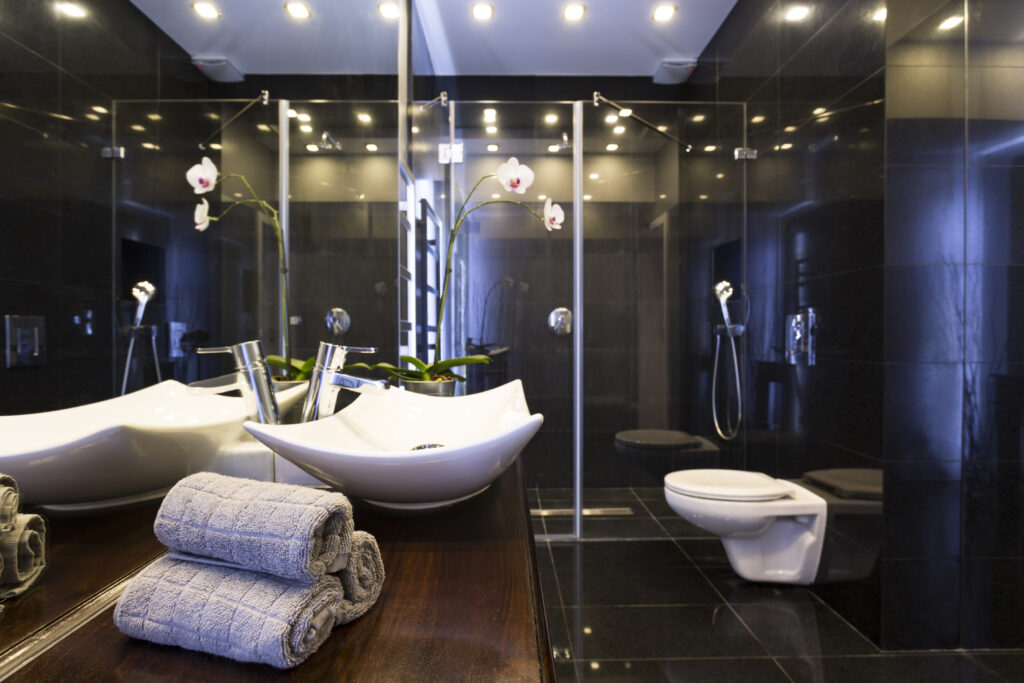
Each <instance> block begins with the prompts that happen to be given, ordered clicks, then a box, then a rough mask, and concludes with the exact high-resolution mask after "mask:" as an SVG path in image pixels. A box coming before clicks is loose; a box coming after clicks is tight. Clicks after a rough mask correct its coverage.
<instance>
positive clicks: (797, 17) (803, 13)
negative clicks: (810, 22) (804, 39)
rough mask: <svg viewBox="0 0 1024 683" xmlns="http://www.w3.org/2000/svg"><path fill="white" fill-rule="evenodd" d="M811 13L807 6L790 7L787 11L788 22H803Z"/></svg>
mask: <svg viewBox="0 0 1024 683" xmlns="http://www.w3.org/2000/svg"><path fill="white" fill-rule="evenodd" d="M810 13H811V8H810V7H808V6H807V5H790V6H789V8H788V9H787V10H786V21H803V20H804V19H806V18H807V15H808V14H810Z"/></svg>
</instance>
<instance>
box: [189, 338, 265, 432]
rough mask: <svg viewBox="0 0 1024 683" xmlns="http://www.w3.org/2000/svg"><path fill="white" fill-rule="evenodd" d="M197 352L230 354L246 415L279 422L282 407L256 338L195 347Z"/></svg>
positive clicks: (259, 419) (254, 418) (255, 418)
mask: <svg viewBox="0 0 1024 683" xmlns="http://www.w3.org/2000/svg"><path fill="white" fill-rule="evenodd" d="M196 353H230V354H231V356H232V357H233V358H234V359H235V375H236V377H237V381H238V387H239V389H240V390H241V392H242V398H243V399H244V400H245V408H246V414H247V415H248V416H249V418H250V419H252V420H256V421H258V422H262V423H263V424H272V425H276V424H280V423H281V409H280V408H279V407H278V405H277V398H275V397H274V387H273V385H271V383H270V370H269V368H267V358H266V356H265V355H264V354H263V343H262V342H260V340H258V339H256V340H253V341H247V342H241V343H240V344H234V345H232V346H212V347H207V348H200V349H196Z"/></svg>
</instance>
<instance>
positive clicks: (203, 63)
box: [192, 57, 245, 83]
mask: <svg viewBox="0 0 1024 683" xmlns="http://www.w3.org/2000/svg"><path fill="white" fill-rule="evenodd" d="M192 64H194V65H195V67H196V68H197V69H199V70H200V71H202V72H203V73H204V74H206V77H207V78H209V79H210V80H211V81H217V82H218V83H239V82H241V81H243V80H245V74H244V73H242V72H241V71H239V70H238V67H236V66H235V65H234V64H232V63H231V62H230V61H228V59H227V57H193V58H192Z"/></svg>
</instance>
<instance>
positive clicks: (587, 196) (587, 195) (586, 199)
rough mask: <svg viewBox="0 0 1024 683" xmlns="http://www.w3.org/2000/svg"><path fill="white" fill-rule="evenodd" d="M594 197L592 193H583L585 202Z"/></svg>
mask: <svg viewBox="0 0 1024 683" xmlns="http://www.w3.org/2000/svg"><path fill="white" fill-rule="evenodd" d="M593 198H594V196H593V195H590V194H585V195H583V201H585V202H589V201H590V200H591V199H593Z"/></svg>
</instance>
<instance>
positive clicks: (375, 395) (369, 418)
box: [244, 380, 544, 509]
mask: <svg viewBox="0 0 1024 683" xmlns="http://www.w3.org/2000/svg"><path fill="white" fill-rule="evenodd" d="M543 421H544V417H543V416H542V415H540V414H535V415H531V414H530V411H529V408H527V406H526V397H525V396H524V395H523V385H522V382H520V381H519V380H515V381H514V382H509V383H508V384H505V385H503V386H500V387H497V388H496V389H491V390H490V391H484V392H481V393H478V394H471V395H469V396H457V397H454V398H437V397H433V396H423V395H420V394H414V393H412V392H409V391H402V390H399V389H388V390H387V391H375V392H366V393H363V394H362V395H360V396H359V398H357V399H356V400H355V401H353V402H352V403H351V404H350V405H349V406H347V407H346V408H344V409H343V410H341V411H339V412H338V413H336V414H334V415H332V416H330V417H325V418H323V419H321V420H317V421H315V422H306V423H302V424H293V425H265V424H259V423H256V422H246V423H245V425H244V426H245V429H247V430H248V431H249V433H251V434H252V435H253V436H255V437H256V438H257V439H259V440H260V441H262V442H263V443H264V444H266V445H267V446H269V447H270V448H272V449H273V450H274V451H275V452H277V454H278V455H280V456H282V457H284V458H285V459H287V460H290V461H291V462H292V463H294V464H295V465H297V466H298V467H300V468H301V469H303V470H305V471H306V472H308V473H309V474H311V475H313V476H314V477H316V478H317V479H319V480H320V481H323V482H326V483H328V484H330V485H331V486H334V487H336V488H338V489H339V490H341V491H342V492H343V493H346V494H350V495H355V496H358V497H360V498H364V499H366V500H368V501H370V502H371V503H376V504H378V505H383V506H385V507H393V508H401V509H421V508H433V507H441V506H444V505H451V504H453V503H457V502H459V501H462V500H465V499H466V498H470V497H472V496H474V495H476V494H477V493H480V492H481V491H483V490H484V489H486V488H487V487H488V486H489V485H490V484H491V482H493V481H494V480H495V479H497V478H498V476H499V475H500V474H501V473H502V472H504V471H505V469H506V468H507V467H508V466H509V465H511V464H512V462H513V461H514V460H515V457H516V456H517V455H518V454H519V451H521V450H522V448H523V446H525V445H526V444H527V442H528V441H529V440H530V439H531V438H533V435H534V434H536V433H537V430H538V429H540V426H541V423H542V422H543Z"/></svg>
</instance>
